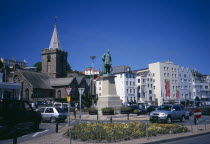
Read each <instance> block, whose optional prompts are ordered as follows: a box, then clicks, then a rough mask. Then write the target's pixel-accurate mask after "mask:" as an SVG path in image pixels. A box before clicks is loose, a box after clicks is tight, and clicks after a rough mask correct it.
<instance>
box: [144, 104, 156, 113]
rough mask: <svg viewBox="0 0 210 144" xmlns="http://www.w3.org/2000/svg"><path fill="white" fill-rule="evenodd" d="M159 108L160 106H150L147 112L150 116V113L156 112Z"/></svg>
mask: <svg viewBox="0 0 210 144" xmlns="http://www.w3.org/2000/svg"><path fill="white" fill-rule="evenodd" d="M157 108H158V106H155V105H150V106H149V107H147V109H146V112H147V113H148V114H150V112H152V111H155V110H156V109H157Z"/></svg>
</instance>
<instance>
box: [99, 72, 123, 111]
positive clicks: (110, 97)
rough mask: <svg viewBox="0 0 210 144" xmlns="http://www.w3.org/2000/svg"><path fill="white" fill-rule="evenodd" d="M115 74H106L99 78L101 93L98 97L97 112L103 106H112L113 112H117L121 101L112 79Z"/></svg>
mask: <svg viewBox="0 0 210 144" xmlns="http://www.w3.org/2000/svg"><path fill="white" fill-rule="evenodd" d="M114 78H115V76H113V75H107V76H103V77H102V78H101V79H102V80H101V84H102V93H101V96H99V97H98V102H97V109H98V110H99V114H100V113H101V112H100V111H101V109H102V108H105V107H114V109H115V112H119V110H120V107H121V106H122V102H121V100H120V97H119V96H118V95H117V92H116V86H115V81H114Z"/></svg>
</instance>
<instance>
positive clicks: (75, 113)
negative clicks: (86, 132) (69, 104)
mask: <svg viewBox="0 0 210 144" xmlns="http://www.w3.org/2000/svg"><path fill="white" fill-rule="evenodd" d="M76 117H77V111H76V110H74V118H75V119H76Z"/></svg>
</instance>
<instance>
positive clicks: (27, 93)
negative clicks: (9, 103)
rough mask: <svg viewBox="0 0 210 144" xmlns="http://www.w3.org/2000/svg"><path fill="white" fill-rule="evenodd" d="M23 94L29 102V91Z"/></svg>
mask: <svg viewBox="0 0 210 144" xmlns="http://www.w3.org/2000/svg"><path fill="white" fill-rule="evenodd" d="M25 94H26V99H27V100H29V90H28V89H26V90H25Z"/></svg>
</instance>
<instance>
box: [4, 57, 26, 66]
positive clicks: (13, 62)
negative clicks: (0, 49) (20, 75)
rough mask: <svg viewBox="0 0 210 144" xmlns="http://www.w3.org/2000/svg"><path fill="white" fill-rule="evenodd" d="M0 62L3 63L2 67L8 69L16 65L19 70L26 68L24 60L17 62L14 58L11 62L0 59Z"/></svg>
mask: <svg viewBox="0 0 210 144" xmlns="http://www.w3.org/2000/svg"><path fill="white" fill-rule="evenodd" d="M0 60H1V61H2V62H3V63H4V66H8V67H9V68H13V67H14V66H15V65H16V64H17V65H19V66H20V67H21V68H24V67H26V66H27V62H26V60H25V59H24V61H17V60H16V59H15V58H12V59H11V60H10V59H4V58H1V59H0Z"/></svg>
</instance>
